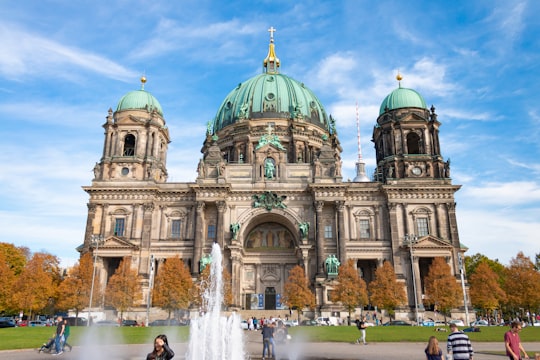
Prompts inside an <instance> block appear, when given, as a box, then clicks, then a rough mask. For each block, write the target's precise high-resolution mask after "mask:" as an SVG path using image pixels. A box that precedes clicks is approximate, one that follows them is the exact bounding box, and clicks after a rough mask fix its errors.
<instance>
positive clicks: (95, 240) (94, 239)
mask: <svg viewBox="0 0 540 360" xmlns="http://www.w3.org/2000/svg"><path fill="white" fill-rule="evenodd" d="M102 242H103V235H97V234H94V235H92V236H91V237H90V246H93V245H95V249H94V250H93V251H92V253H93V255H94V265H93V268H92V285H91V286H90V302H89V304H88V321H87V322H86V326H90V316H91V311H92V298H93V297H94V280H95V279H96V261H97V250H98V248H99V244H100V243H102Z"/></svg>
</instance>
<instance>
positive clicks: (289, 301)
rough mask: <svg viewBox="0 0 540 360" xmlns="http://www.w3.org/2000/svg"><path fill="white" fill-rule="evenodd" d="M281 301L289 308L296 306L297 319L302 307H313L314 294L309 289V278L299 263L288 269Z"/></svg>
mask: <svg viewBox="0 0 540 360" xmlns="http://www.w3.org/2000/svg"><path fill="white" fill-rule="evenodd" d="M282 302H283V304H285V305H287V306H288V307H289V309H292V308H296V309H297V310H298V320H299V321H300V313H301V312H302V311H303V310H304V308H308V309H313V308H314V307H315V295H314V294H313V292H312V291H311V290H310V288H309V280H308V278H307V277H306V275H305V273H304V268H303V267H301V266H300V265H296V266H295V267H293V268H292V269H291V270H290V271H289V278H288V279H287V282H286V283H285V287H284V292H283V298H282Z"/></svg>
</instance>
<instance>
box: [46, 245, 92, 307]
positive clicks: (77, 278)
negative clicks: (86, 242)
mask: <svg viewBox="0 0 540 360" xmlns="http://www.w3.org/2000/svg"><path fill="white" fill-rule="evenodd" d="M93 272H94V262H93V257H92V253H90V252H87V253H85V254H84V255H83V256H81V258H80V259H79V261H78V262H77V263H76V264H75V265H74V266H73V267H71V268H70V269H68V272H67V277H66V278H64V280H63V281H62V282H61V283H60V286H59V287H58V293H59V297H58V302H57V304H56V306H57V307H58V309H60V310H75V317H78V316H79V313H80V312H81V311H82V310H83V309H84V308H86V307H88V306H89V305H90V304H89V302H88V301H89V299H90V291H91V289H92V275H93ZM99 283H100V281H99V274H96V278H95V279H94V292H93V296H92V298H93V299H100V298H101V289H100V287H99V286H98V284H99ZM93 305H94V304H92V306H93Z"/></svg>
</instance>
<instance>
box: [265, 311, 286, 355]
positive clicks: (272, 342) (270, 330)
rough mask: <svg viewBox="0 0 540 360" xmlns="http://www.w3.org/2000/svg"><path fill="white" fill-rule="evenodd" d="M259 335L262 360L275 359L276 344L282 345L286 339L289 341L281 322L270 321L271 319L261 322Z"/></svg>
mask: <svg viewBox="0 0 540 360" xmlns="http://www.w3.org/2000/svg"><path fill="white" fill-rule="evenodd" d="M261 334H262V338H263V351H262V357H263V359H265V358H275V357H276V343H284V342H285V341H286V340H287V339H290V337H289V333H288V331H287V327H286V326H285V324H284V323H283V321H281V320H278V321H272V318H270V320H268V321H265V322H263V324H262V328H261Z"/></svg>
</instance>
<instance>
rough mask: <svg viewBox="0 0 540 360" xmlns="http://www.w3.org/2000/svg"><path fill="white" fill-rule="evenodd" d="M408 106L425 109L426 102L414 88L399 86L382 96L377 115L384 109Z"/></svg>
mask: <svg viewBox="0 0 540 360" xmlns="http://www.w3.org/2000/svg"><path fill="white" fill-rule="evenodd" d="M409 107H415V108H422V109H427V106H426V102H425V101H424V98H423V97H422V95H420V94H419V93H418V92H416V91H415V90H412V89H407V88H402V87H401V86H400V87H399V88H397V89H395V90H394V91H392V92H391V93H390V94H389V95H388V96H387V97H386V98H384V100H383V102H382V104H381V108H380V109H379V115H382V114H383V113H384V112H385V111H386V110H395V109H401V108H409Z"/></svg>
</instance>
